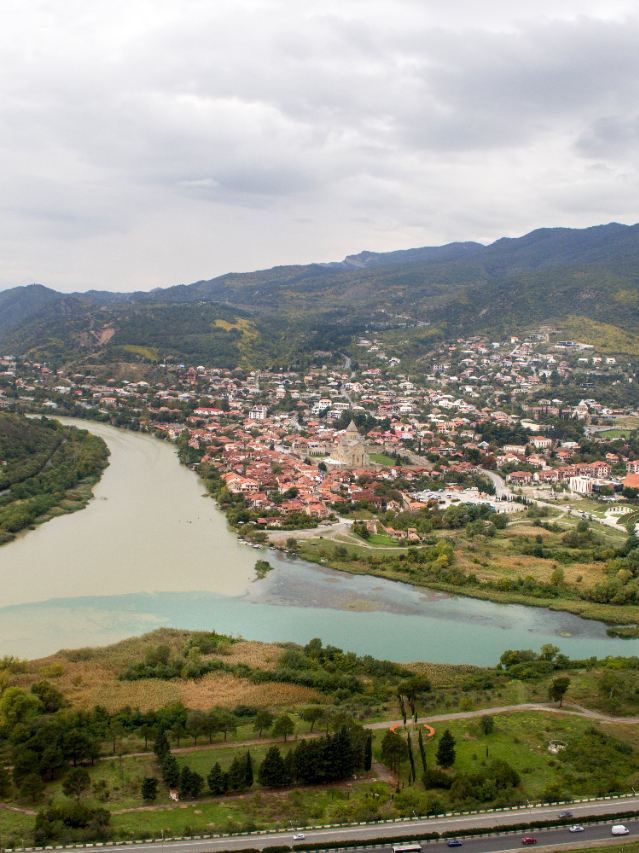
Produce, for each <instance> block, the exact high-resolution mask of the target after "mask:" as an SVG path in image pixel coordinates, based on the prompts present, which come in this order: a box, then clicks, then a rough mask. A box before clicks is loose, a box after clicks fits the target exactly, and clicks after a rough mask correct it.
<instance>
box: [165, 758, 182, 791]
mask: <svg viewBox="0 0 639 853" xmlns="http://www.w3.org/2000/svg"><path fill="white" fill-rule="evenodd" d="M160 769H161V771H162V779H163V780H164V784H165V785H166V786H167V787H169V788H177V787H178V785H179V782H180V768H179V767H178V763H177V759H176V757H175V756H174V755H171V753H170V752H167V754H166V755H165V756H164V759H163V761H162V764H161V767H160Z"/></svg>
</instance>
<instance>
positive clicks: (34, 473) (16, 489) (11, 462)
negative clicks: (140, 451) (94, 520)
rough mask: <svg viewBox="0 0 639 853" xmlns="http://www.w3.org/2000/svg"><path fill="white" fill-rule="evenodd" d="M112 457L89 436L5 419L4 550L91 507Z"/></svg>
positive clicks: (0, 530)
mask: <svg viewBox="0 0 639 853" xmlns="http://www.w3.org/2000/svg"><path fill="white" fill-rule="evenodd" d="M108 455H109V452H108V450H107V447H106V445H105V443H104V442H103V441H102V439H101V438H98V437H97V436H95V435H91V433H89V432H86V431H85V430H78V429H75V428H74V427H66V426H62V425H61V424H60V423H58V422H57V421H53V420H47V419H46V418H41V419H40V420H35V419H28V418H25V417H24V416H22V415H13V414H8V413H4V412H3V413H0V544H2V543H4V542H8V541H10V540H11V539H13V538H14V537H15V535H16V533H18V532H20V531H21V530H24V529H26V528H29V527H32V526H33V525H34V524H40V523H41V522H43V521H47V520H48V519H50V518H52V517H53V516H54V515H60V514H62V513H67V512H74V511H75V510H77V509H82V508H83V507H84V506H86V503H87V501H88V500H89V499H90V497H91V487H92V486H93V484H94V483H95V482H97V480H98V479H99V477H100V474H101V473H102V470H103V469H104V468H105V467H106V465H107V464H108Z"/></svg>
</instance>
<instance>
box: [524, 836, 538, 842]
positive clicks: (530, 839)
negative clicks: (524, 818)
mask: <svg viewBox="0 0 639 853" xmlns="http://www.w3.org/2000/svg"><path fill="white" fill-rule="evenodd" d="M521 843H522V844H536V843H537V839H536V838H535V836H534V835H524V837H523V838H522V839H521Z"/></svg>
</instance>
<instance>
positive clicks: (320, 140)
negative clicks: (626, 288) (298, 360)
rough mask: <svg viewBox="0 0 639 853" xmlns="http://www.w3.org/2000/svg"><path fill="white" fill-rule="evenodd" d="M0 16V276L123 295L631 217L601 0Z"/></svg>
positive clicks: (625, 42) (611, 32) (53, 10)
mask: <svg viewBox="0 0 639 853" xmlns="http://www.w3.org/2000/svg"><path fill="white" fill-rule="evenodd" d="M556 5H560V6H561V9H559V10H558V9H557V8H556ZM9 6H10V14H8V15H7V16H6V19H5V20H3V24H4V26H3V30H2V32H0V157H1V158H2V162H3V172H4V177H3V175H2V173H0V194H1V196H2V200H1V201H0V256H2V257H4V258H6V259H7V261H6V264H5V270H0V282H3V283H5V284H6V285H10V284H15V283H18V282H17V281H16V276H18V278H22V280H26V281H28V280H31V279H34V278H37V279H40V280H45V281H47V280H50V279H51V278H55V282H52V283H56V284H58V285H59V286H67V287H71V286H73V283H75V284H76V286H77V282H78V281H84V280H86V279H87V278H89V276H93V279H92V280H90V281H89V283H88V284H87V286H91V285H95V286H101V285H106V286H115V284H113V283H114V282H115V281H117V283H118V284H117V286H118V287H126V288H135V287H144V286H153V285H157V284H163V283H165V282H166V281H171V280H186V279H188V277H189V275H191V276H192V277H193V278H197V277H202V276H207V275H213V274H215V273H221V272H224V271H225V270H226V269H229V268H234V269H238V268H240V267H241V268H243V269H251V268H253V267H257V266H268V265H270V264H273V263H282V262H300V261H305V260H311V259H325V260H329V259H334V258H336V257H340V255H341V254H346V253H348V252H352V251H356V250H357V249H358V248H359V247H360V246H362V245H366V246H368V247H369V248H374V249H378V250H383V249H391V248H401V247H402V246H404V247H405V246H407V245H413V244H416V243H421V244H424V243H427V242H440V241H444V240H447V239H477V238H479V239H490V238H491V237H498V236H500V235H501V234H502V233H507V232H508V233H514V232H516V231H517V230H520V231H521V230H526V229H528V228H532V227H535V226H538V225H552V224H584V225H586V224H592V223H591V222H590V221H587V220H585V219H584V217H586V216H594V215H597V216H601V218H602V219H617V218H623V216H626V217H627V218H630V219H633V218H639V216H637V213H638V211H637V209H636V206H634V205H633V203H632V202H631V200H630V198H629V195H628V193H627V192H626V191H625V190H624V189H623V186H625V187H628V186H635V184H636V172H635V166H634V164H633V163H632V162H631V159H632V158H631V156H630V155H631V152H632V149H633V147H636V141H637V137H638V136H639V124H638V122H637V119H636V118H634V116H635V113H636V109H635V105H636V103H637V95H638V94H639V92H638V88H639V55H638V52H637V51H636V48H635V45H636V44H637V41H638V36H639V22H638V21H637V18H636V17H633V4H632V3H630V2H625V0H609V2H607V3H606V4H604V3H603V2H602V0H580V2H577V0H565V2H563V3H562V4H555V5H553V4H552V3H551V2H550V0H538V2H537V3H536V4H535V6H534V8H532V7H531V8H530V9H525V8H524V7H523V4H513V3H512V2H506V0H487V2H486V3H484V4H482V5H481V7H480V6H479V5H478V4H476V3H474V2H471V0H459V2H457V3H454V4H451V3H450V2H448V0H447V2H444V0H432V2H430V0H429V2H428V3H426V4H425V3H423V2H416V0H341V2H337V0H325V1H324V2H320V0H308V2H304V3H296V2H294V0H216V2H215V3H211V2H209V0H183V2H178V0H127V2H125V0H111V2H107V0H93V2H91V3H89V4H87V3H86V2H83V0H67V2H66V3H65V4H62V5H61V4H59V3H57V2H55V0H38V2H37V3H34V4H23V3H19V2H17V0H12V2H11V3H10V4H9ZM26 7H29V8H26ZM517 7H519V8H517ZM595 162H596V163H599V164H601V167H600V168H598V169H593V163H595ZM622 167H623V168H622ZM620 170H621V171H620ZM622 172H623V175H624V177H623V178H622V177H620V175H621V173H622ZM622 184H623V186H622ZM597 197H598V198H599V199H600V200H601V201H600V202H599V203H597V202H596V198H597ZM420 224H421V227H420ZM210 234H216V235H218V239H216V240H212V239H211V238H210V236H209V235H210ZM256 235H259V237H256ZM30 237H31V238H32V239H31V241H29V238H30ZM71 242H73V248H74V251H73V253H72V254H69V253H66V252H65V249H66V247H67V246H68V245H69V244H70V243H71ZM158 242H160V243H161V244H162V250H161V251H159V250H157V249H155V246H156V244H157V243H158ZM28 245H31V251H27V250H26V248H25V247H26V246H28ZM149 246H154V251H152V252H149ZM172 248H173V250H174V251H173V253H171V249H172ZM65 254H66V256H67V257H66V258H65ZM107 256H108V257H107ZM96 259H97V262H96ZM101 259H104V261H103V262H101ZM238 259H239V260H238ZM65 262H66V263H68V265H69V269H68V270H67V271H66V272H65V268H64V263H65Z"/></svg>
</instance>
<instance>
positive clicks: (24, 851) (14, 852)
mask: <svg viewBox="0 0 639 853" xmlns="http://www.w3.org/2000/svg"><path fill="white" fill-rule="evenodd" d="M638 796H639V794H637V793H635V792H634V791H633V792H632V793H627V794H609V795H607V796H605V797H582V798H579V799H575V800H560V801H558V802H554V803H527V804H526V805H518V806H503V807H500V808H494V809H473V810H470V811H463V812H443V813H441V814H435V815H413V816H412V817H396V818H388V819H385V820H375V821H360V822H357V823H329V824H320V825H315V826H296V827H293V826H285V827H280V828H278V829H256V830H253V831H251V832H223V833H210V834H204V835H177V836H162V837H160V838H137V839H123V840H121V841H94V842H90V843H86V844H57V845H47V846H44V847H5V848H2V847H0V853H1V851H4V853H34V851H42V850H87V849H93V848H96V847H129V846H138V845H144V844H170V843H174V842H177V841H216V840H220V839H222V838H251V837H259V836H264V835H272V836H274V841H277V840H278V836H281V835H284V834H287V835H290V834H291V833H296V832H309V831H319V830H326V829H352V828H354V827H356V826H368V827H371V828H372V827H375V826H379V827H381V826H384V825H388V824H393V825H395V826H396V825H397V824H402V823H404V824H407V823H416V822H424V821H426V822H428V821H434V820H442V819H444V818H460V817H473V816H474V815H488V814H498V813H506V814H507V813H512V812H517V811H520V810H521V809H544V808H546V809H547V808H557V807H560V806H566V807H570V806H579V805H587V804H588V803H604V802H609V801H612V800H625V799H632V798H636V797H638ZM606 822H607V821H606V820H601V821H589V823H593V824H597V823H606ZM516 831H518V830H515V832H516ZM540 831H541V830H540ZM496 834H498V833H496ZM503 834H508V832H506V831H504V833H503ZM426 843H428V841H426ZM327 849H328V848H327ZM330 849H336V850H337V849H353V848H330Z"/></svg>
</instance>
